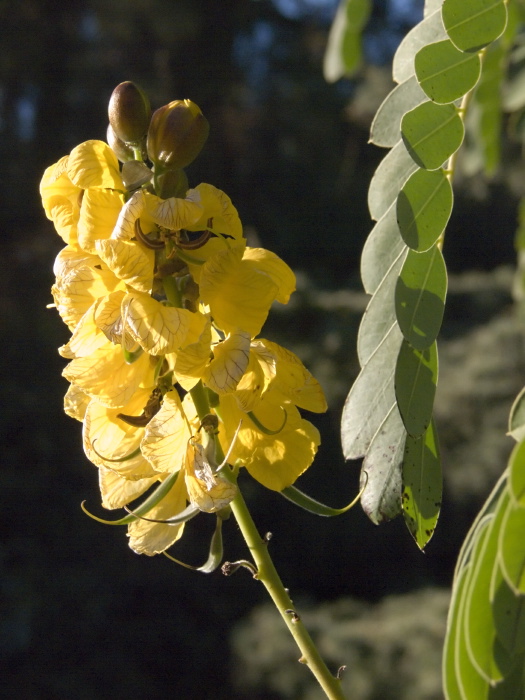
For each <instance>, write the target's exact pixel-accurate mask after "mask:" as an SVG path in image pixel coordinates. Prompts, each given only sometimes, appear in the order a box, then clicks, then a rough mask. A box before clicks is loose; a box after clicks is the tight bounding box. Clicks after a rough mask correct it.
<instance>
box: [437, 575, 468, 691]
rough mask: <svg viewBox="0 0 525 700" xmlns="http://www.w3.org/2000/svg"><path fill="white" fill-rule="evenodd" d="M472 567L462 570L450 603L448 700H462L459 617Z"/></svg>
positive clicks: (445, 687)
mask: <svg viewBox="0 0 525 700" xmlns="http://www.w3.org/2000/svg"><path fill="white" fill-rule="evenodd" d="M470 566H471V565H470V564H468V565H467V566H466V567H464V568H463V569H462V570H461V573H460V575H459V576H458V578H457V580H456V582H455V584H454V588H453V590H452V600H451V601H450V607H449V612H448V622H447V634H446V637H445V646H444V648H443V692H444V694H445V698H446V699H447V700H457V699H458V698H461V691H460V689H459V683H458V676H457V673H456V656H457V655H458V652H457V648H458V644H459V642H460V641H461V640H460V635H459V632H460V630H461V626H462V622H463V620H462V619H461V618H460V617H459V610H460V608H461V605H462V602H463V598H464V595H465V587H466V583H467V580H468V577H469V575H470Z"/></svg>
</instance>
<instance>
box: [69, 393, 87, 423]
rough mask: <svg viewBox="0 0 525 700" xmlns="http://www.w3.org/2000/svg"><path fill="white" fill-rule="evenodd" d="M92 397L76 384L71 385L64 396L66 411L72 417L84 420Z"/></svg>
mask: <svg viewBox="0 0 525 700" xmlns="http://www.w3.org/2000/svg"><path fill="white" fill-rule="evenodd" d="M90 401H91V397H90V396H88V395H87V394H84V392H83V391H82V390H81V389H79V388H78V386H75V385H74V384H70V385H69V389H68V390H67V392H66V395H65V396H64V413H65V414H66V415H68V416H69V417H70V418H74V419H75V420H78V421H80V422H82V421H83V420H84V416H85V414H86V409H87V407H88V404H89V402H90Z"/></svg>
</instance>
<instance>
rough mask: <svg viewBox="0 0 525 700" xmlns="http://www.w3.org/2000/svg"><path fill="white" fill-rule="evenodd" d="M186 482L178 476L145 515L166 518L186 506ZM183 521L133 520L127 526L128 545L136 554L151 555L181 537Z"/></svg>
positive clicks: (166, 547)
mask: <svg viewBox="0 0 525 700" xmlns="http://www.w3.org/2000/svg"><path fill="white" fill-rule="evenodd" d="M186 497H187V494H186V484H185V483H184V479H182V478H181V477H180V476H179V478H178V479H177V481H176V482H175V484H174V485H173V486H172V487H171V489H170V490H169V491H168V493H167V494H166V495H165V496H164V498H163V499H162V501H160V503H158V504H157V505H156V506H155V507H154V508H152V509H151V510H149V511H148V512H147V514H146V516H145V517H147V518H151V519H153V520H167V519H168V518H172V517H173V516H174V515H177V514H178V513H181V512H182V511H183V510H184V508H185V507H186ZM183 531H184V523H181V524H180V525H165V524H164V523H151V522H148V521H147V520H141V519H138V520H135V521H134V522H132V523H131V524H130V525H129V526H128V537H129V546H130V547H131V549H132V550H133V551H134V552H137V554H147V555H148V556H153V555H154V554H160V552H164V550H166V549H168V547H171V545H172V544H173V543H174V542H176V541H177V540H178V539H180V538H181V537H182V533H183Z"/></svg>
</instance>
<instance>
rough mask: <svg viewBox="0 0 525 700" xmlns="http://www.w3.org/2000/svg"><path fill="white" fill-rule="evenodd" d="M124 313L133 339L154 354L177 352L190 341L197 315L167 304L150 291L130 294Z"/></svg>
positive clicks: (124, 305)
mask: <svg viewBox="0 0 525 700" xmlns="http://www.w3.org/2000/svg"><path fill="white" fill-rule="evenodd" d="M122 315H123V317H124V318H125V319H126V324H127V325H126V328H127V330H128V331H129V334H130V335H131V336H132V338H133V339H134V340H135V341H136V342H137V343H139V345H140V346H141V347H142V348H143V349H144V350H146V352H149V353H150V354H151V355H167V354H168V353H171V352H176V351H177V350H178V349H179V348H180V347H181V346H182V345H183V344H184V343H185V341H186V338H187V335H188V332H189V330H190V328H191V325H192V317H193V314H192V312H191V311H188V310H187V309H178V308H175V307H174V306H164V305H163V304H161V303H160V302H158V301H157V300H156V299H153V298H152V297H150V296H149V295H147V294H138V293H137V294H128V295H127V297H126V298H125V299H124V301H123V303H122Z"/></svg>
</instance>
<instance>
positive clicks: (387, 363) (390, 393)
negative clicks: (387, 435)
mask: <svg viewBox="0 0 525 700" xmlns="http://www.w3.org/2000/svg"><path fill="white" fill-rule="evenodd" d="M401 339H402V335H401V332H400V330H399V328H398V326H397V324H394V325H393V326H392V328H391V330H390V331H389V333H388V334H387V335H386V336H385V338H384V339H383V342H382V343H381V345H379V347H378V348H377V349H376V351H375V352H374V353H373V355H372V356H371V357H370V359H369V360H368V362H367V363H366V365H365V366H364V367H363V369H362V370H361V372H360V373H359V376H358V377H357V379H356V380H355V382H354V384H353V385H352V388H351V389H350V393H349V394H348V397H347V399H346V402H345V405H344V407H343V415H342V419H341V440H342V445H343V455H344V457H345V459H358V458H359V457H363V456H364V455H365V454H366V452H367V450H368V448H369V446H370V443H371V442H372V439H373V437H374V435H375V433H376V431H377V430H378V429H379V427H380V425H381V424H382V422H383V421H384V419H385V417H386V415H387V414H388V413H389V411H391V409H392V406H393V405H395V403H396V397H395V393H394V370H395V363H396V358H397V355H398V353H399V346H400V345H401ZM396 411H397V409H396ZM399 420H400V421H401V418H400V419H399Z"/></svg>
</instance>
